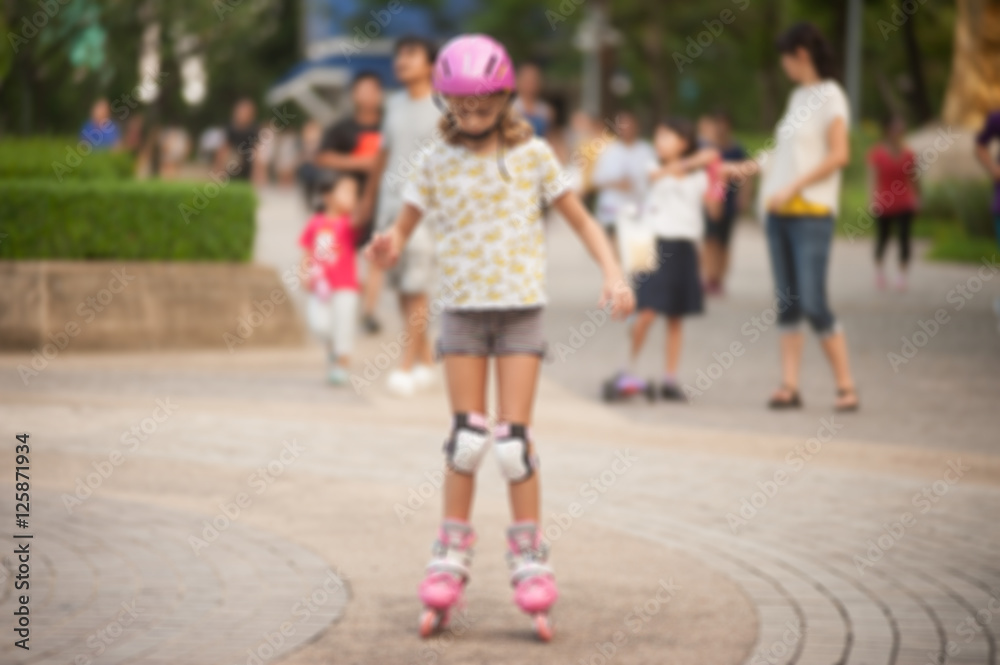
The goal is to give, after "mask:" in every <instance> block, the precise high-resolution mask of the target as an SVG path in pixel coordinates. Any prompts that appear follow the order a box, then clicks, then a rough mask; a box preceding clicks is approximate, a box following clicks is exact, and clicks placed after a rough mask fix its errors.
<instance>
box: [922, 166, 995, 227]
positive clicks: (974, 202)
mask: <svg viewBox="0 0 1000 665" xmlns="http://www.w3.org/2000/svg"><path fill="white" fill-rule="evenodd" d="M922 199H923V200H922V201H921V203H922V204H923V205H922V206H921V210H920V212H921V214H924V215H927V216H928V217H934V218H939V219H951V220H955V221H956V222H958V225H959V226H960V227H961V229H962V231H963V232H964V233H965V234H966V235H967V236H969V237H970V238H986V239H992V238H993V234H994V230H993V228H994V227H993V212H992V208H991V206H992V205H993V182H992V181H990V180H944V181H941V182H938V183H935V184H933V185H928V186H927V187H926V188H925V190H924V192H923V196H922Z"/></svg>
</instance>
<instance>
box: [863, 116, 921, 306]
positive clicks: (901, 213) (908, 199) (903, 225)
mask: <svg viewBox="0 0 1000 665" xmlns="http://www.w3.org/2000/svg"><path fill="white" fill-rule="evenodd" d="M904 129H905V126H904V125H903V119H902V118H900V117H899V116H889V117H888V118H886V120H885V121H884V122H883V123H882V142H881V143H879V144H878V145H875V146H873V147H872V149H871V150H870V151H869V152H868V166H869V171H868V182H869V189H870V191H871V193H872V198H871V202H870V203H869V205H868V209H869V210H870V211H873V212H875V213H877V214H876V221H877V223H878V239H877V240H876V243H875V285H876V286H877V287H878V289H879V290H882V289H885V284H886V282H885V271H884V270H883V269H882V258H883V257H884V256H885V247H886V245H887V244H888V243H889V233H890V231H891V229H892V226H893V225H895V226H896V227H897V228H898V231H899V277H898V278H897V280H896V288H897V289H898V290H900V291H903V290H905V289H906V268H907V265H908V264H909V262H910V225H911V224H913V215H914V213H915V212H916V210H917V197H918V194H919V190H918V187H919V181H918V180H917V179H916V157H915V156H914V154H913V152H912V151H911V150H910V149H909V148H907V147H906V146H905V145H903V131H904Z"/></svg>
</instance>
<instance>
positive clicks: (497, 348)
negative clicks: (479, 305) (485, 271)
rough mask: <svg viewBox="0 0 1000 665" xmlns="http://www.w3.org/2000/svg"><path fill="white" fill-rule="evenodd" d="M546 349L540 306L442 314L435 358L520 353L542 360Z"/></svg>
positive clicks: (458, 310)
mask: <svg viewBox="0 0 1000 665" xmlns="http://www.w3.org/2000/svg"><path fill="white" fill-rule="evenodd" d="M546 347H547V345H546V343H545V333H544V331H543V330H542V308H541V307H530V308H525V309H496V310H489V309H487V310H482V309H474V310H462V309H452V310H445V311H443V312H441V336H440V337H439V338H438V342H437V355H438V358H440V357H442V356H446V355H460V356H507V355H513V354H522V353H523V354H529V355H535V356H540V357H544V356H545V350H546Z"/></svg>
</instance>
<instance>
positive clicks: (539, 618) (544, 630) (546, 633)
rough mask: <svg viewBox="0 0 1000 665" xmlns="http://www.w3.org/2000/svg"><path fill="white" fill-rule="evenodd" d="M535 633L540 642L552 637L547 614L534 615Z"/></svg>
mask: <svg viewBox="0 0 1000 665" xmlns="http://www.w3.org/2000/svg"><path fill="white" fill-rule="evenodd" d="M535 634H536V635H538V639H540V640H541V641H542V642H548V641H550V640H551V639H552V624H551V623H550V622H549V615H547V614H536V615H535Z"/></svg>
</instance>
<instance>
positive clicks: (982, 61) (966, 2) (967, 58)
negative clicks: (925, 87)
mask: <svg viewBox="0 0 1000 665" xmlns="http://www.w3.org/2000/svg"><path fill="white" fill-rule="evenodd" d="M957 9H958V13H957V16H956V18H955V52H954V56H953V57H952V61H951V79H950V80H949V82H948V91H947V93H946V94H945V100H944V110H943V113H942V116H943V118H944V121H945V122H946V123H947V124H949V125H956V126H962V127H967V128H970V129H972V128H978V127H979V126H981V125H982V123H983V119H984V118H985V116H986V114H987V113H988V112H990V111H992V110H996V109H1000V40H998V39H997V35H1000V1H998V0H957Z"/></svg>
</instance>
